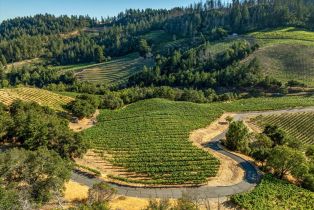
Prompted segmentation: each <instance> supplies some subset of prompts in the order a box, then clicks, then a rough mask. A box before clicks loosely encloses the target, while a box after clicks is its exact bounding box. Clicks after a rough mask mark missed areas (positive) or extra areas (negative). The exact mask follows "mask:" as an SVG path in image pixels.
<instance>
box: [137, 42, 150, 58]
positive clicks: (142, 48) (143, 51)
mask: <svg viewBox="0 0 314 210" xmlns="http://www.w3.org/2000/svg"><path fill="white" fill-rule="evenodd" d="M150 52H151V48H150V46H149V45H148V43H147V41H146V39H141V40H140V41H139V53H140V55H141V56H143V57H147V55H148V54H149V53H150Z"/></svg>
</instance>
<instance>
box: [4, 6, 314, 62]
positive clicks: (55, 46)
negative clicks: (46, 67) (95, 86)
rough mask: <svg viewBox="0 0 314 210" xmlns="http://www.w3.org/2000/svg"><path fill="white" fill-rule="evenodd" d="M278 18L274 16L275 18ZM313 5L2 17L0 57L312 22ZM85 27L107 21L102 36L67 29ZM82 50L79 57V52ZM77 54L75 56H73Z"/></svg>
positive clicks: (91, 56)
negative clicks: (158, 35)
mask: <svg viewBox="0 0 314 210" xmlns="http://www.w3.org/2000/svg"><path fill="white" fill-rule="evenodd" d="M274 20H276V21H274ZM313 20H314V6H313V2H312V1H308V0H288V1H287V0H258V1H255V0H246V1H243V2H240V1H239V0H234V1H233V3H232V4H222V3H221V1H219V0H218V1H215V0H209V1H206V3H204V4H203V3H198V4H194V5H191V6H190V7H187V8H174V9H171V10H153V9H147V10H126V11H125V12H124V13H120V14H119V15H118V16H117V17H114V18H107V19H101V20H97V19H93V18H90V17H88V16H87V17H84V16H79V17H77V16H71V17H67V16H60V17H55V16H52V15H36V16H34V17H25V18H15V19H11V20H6V21H3V22H2V23H1V25H0V61H1V63H2V65H6V64H7V63H11V62H16V61H21V60H24V59H31V58H36V57H46V58H49V59H52V61H53V62H54V63H56V64H63V65H64V64H71V63H81V62H92V61H94V62H97V61H100V60H102V59H99V57H98V58H96V57H97V56H95V54H102V55H103V56H108V57H117V56H121V55H125V54H127V53H130V52H134V51H138V50H139V47H138V45H139V36H140V35H142V34H144V33H146V32H149V31H152V30H160V29H162V30H165V31H167V32H168V33H169V34H173V35H176V36H178V37H198V36H201V37H205V40H208V39H210V38H213V36H212V30H214V29H215V28H218V27H220V28H223V29H225V30H226V31H227V32H228V33H229V34H232V33H245V32H248V31H252V30H257V29H265V28H272V27H280V26H298V27H304V28H309V29H311V28H313V27H314V25H313V22H314V21H313ZM86 27H103V28H104V30H102V31H100V32H99V35H98V36H83V37H81V36H79V37H71V36H70V37H68V36H62V35H64V34H67V33H70V32H73V31H75V30H78V31H82V30H84V28H86ZM77 55H80V58H76V56H77ZM74 58H75V59H74Z"/></svg>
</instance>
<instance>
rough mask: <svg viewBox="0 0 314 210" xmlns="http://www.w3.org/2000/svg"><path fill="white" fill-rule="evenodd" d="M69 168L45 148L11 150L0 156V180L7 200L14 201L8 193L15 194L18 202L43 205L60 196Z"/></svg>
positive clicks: (68, 163)
mask: <svg viewBox="0 0 314 210" xmlns="http://www.w3.org/2000/svg"><path fill="white" fill-rule="evenodd" d="M71 168H72V166H71V163H70V162H68V161H66V160H63V159H62V158H61V157H60V156H59V155H58V154H57V153H55V152H53V151H49V150H47V149H46V148H39V149H38V150H36V151H26V150H23V149H22V150H19V149H12V150H9V151H7V152H5V153H1V154H0V181H1V182H2V183H3V184H4V186H5V189H6V190H8V191H7V192H6V193H8V194H7V196H10V197H11V199H12V198H13V199H14V198H16V194H15V193H14V192H13V191H11V190H14V191H15V192H16V193H18V194H19V195H18V196H19V198H20V199H19V203H20V202H26V201H28V202H29V203H33V202H35V203H46V202H48V201H49V200H50V199H51V198H52V197H53V195H55V194H56V193H59V195H61V193H60V192H62V189H63V184H64V183H65V182H66V181H68V180H69V179H70V176H71ZM0 194H1V189H0ZM0 199H1V198H0ZM7 202H10V200H8V201H7ZM19 203H16V204H15V205H18V204H19ZM10 205H11V204H10Z"/></svg>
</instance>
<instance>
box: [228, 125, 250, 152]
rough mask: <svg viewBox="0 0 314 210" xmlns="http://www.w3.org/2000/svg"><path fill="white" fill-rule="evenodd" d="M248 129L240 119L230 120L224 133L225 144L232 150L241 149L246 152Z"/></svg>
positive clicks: (247, 149)
mask: <svg viewBox="0 0 314 210" xmlns="http://www.w3.org/2000/svg"><path fill="white" fill-rule="evenodd" d="M248 138H249V130H248V129H247V127H246V126H245V125H244V123H243V122H242V121H234V122H231V124H230V126H229V130H228V132H227V134H226V141H225V142H224V144H225V146H226V147H227V148H228V149H230V150H232V151H241V152H244V153H246V154H248V153H249V152H250V151H249V147H248Z"/></svg>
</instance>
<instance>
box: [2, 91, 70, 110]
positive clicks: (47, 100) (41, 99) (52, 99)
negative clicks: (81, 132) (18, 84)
mask: <svg viewBox="0 0 314 210" xmlns="http://www.w3.org/2000/svg"><path fill="white" fill-rule="evenodd" d="M14 100H22V101H28V102H36V103H38V104H39V105H42V106H48V107H50V108H52V109H55V110H63V108H62V105H65V104H67V103H69V102H70V101H72V100H73V98H71V97H67V96H62V95H59V94H56V93H52V92H50V91H47V90H43V89H36V88H26V87H23V88H12V89H0V102H1V103H3V104H5V105H10V104H11V103H12V102H13V101H14Z"/></svg>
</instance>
